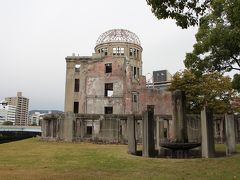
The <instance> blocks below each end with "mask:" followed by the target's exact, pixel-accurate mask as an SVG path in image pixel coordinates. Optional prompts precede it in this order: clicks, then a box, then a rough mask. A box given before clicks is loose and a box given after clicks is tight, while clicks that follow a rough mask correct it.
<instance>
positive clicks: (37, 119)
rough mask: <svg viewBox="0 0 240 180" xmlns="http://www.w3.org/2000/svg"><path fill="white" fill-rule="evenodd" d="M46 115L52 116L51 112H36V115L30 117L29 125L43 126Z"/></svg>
mask: <svg viewBox="0 0 240 180" xmlns="http://www.w3.org/2000/svg"><path fill="white" fill-rule="evenodd" d="M46 114H51V111H49V112H48V113H40V112H34V114H31V115H29V121H28V125H35V126H41V121H42V119H43V116H44V115H46Z"/></svg>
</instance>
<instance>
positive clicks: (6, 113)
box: [0, 105, 16, 124]
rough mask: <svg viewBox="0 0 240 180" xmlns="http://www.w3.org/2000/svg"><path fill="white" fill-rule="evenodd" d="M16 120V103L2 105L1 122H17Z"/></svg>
mask: <svg viewBox="0 0 240 180" xmlns="http://www.w3.org/2000/svg"><path fill="white" fill-rule="evenodd" d="M15 120H16V106H14V105H4V106H3V105H0V124H3V123H4V122H5V121H10V122H12V123H13V124H15Z"/></svg>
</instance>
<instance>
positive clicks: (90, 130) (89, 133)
mask: <svg viewBox="0 0 240 180" xmlns="http://www.w3.org/2000/svg"><path fill="white" fill-rule="evenodd" d="M92 130H93V128H92V126H87V135H92Z"/></svg>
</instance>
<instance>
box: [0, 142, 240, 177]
mask: <svg viewBox="0 0 240 180" xmlns="http://www.w3.org/2000/svg"><path fill="white" fill-rule="evenodd" d="M237 148H238V154H236V155H234V156H231V157H220V158H212V159H200V158H198V159H157V158H144V157H139V156H132V155H129V154H127V146H126V145H97V144H88V143H63V142H60V143H56V142H43V141H40V140H38V139H35V138H33V139H27V140H22V141H17V142H11V143H6V144H0V152H1V155H0V179H68V180H70V179H234V178H236V179H240V145H237ZM217 150H220V151H224V145H217Z"/></svg>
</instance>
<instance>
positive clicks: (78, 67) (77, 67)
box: [75, 64, 81, 72]
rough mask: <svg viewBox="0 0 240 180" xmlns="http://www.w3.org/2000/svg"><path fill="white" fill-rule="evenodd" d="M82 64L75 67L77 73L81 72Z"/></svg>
mask: <svg viewBox="0 0 240 180" xmlns="http://www.w3.org/2000/svg"><path fill="white" fill-rule="evenodd" d="M80 66H81V65H80V64H76V65H75V72H80Z"/></svg>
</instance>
